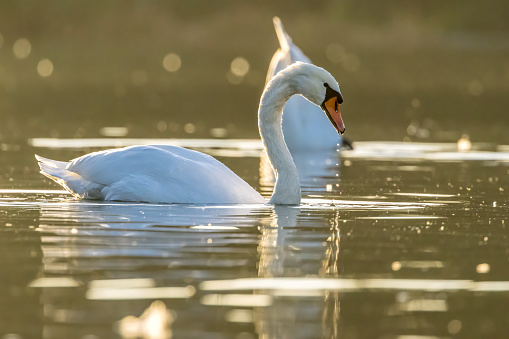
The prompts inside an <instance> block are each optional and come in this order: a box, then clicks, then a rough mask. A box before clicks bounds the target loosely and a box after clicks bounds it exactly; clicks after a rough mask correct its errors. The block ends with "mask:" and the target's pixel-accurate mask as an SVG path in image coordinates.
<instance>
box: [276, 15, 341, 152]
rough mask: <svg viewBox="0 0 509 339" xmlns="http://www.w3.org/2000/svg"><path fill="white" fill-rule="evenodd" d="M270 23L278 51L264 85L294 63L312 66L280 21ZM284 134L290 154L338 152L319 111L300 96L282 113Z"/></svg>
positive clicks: (332, 133) (336, 140) (335, 139)
mask: <svg viewBox="0 0 509 339" xmlns="http://www.w3.org/2000/svg"><path fill="white" fill-rule="evenodd" d="M273 21H274V28H275V30H276V34H277V37H278V40H279V45H280V48H279V49H278V50H277V51H276V53H275V54H274V56H273V57H272V60H271V62H270V65H269V70H268V72H267V82H268V81H269V80H270V79H271V78H272V77H273V76H274V75H276V74H277V73H278V72H279V71H281V70H283V69H285V68H286V67H288V66H290V65H291V64H293V63H295V62H298V61H300V62H304V63H309V64H311V63H312V62H311V60H310V59H309V58H308V57H307V56H306V55H305V54H304V53H303V52H302V51H301V50H300V48H299V47H297V46H296V45H295V44H294V43H293V41H292V39H291V38H290V36H289V35H288V34H287V33H286V31H285V30H284V27H283V24H282V23H281V20H280V19H279V18H278V17H274V19H273ZM283 134H284V137H285V142H286V144H287V146H288V149H289V150H290V151H291V152H292V153H294V152H299V151H310V150H316V149H332V148H337V145H338V144H339V142H340V138H341V137H340V136H339V135H338V133H337V132H336V131H335V130H334V127H332V126H331V124H330V121H329V119H328V118H327V116H326V115H325V114H324V113H323V112H322V110H321V109H320V108H319V107H318V106H316V105H314V104H312V103H310V102H309V101H307V100H306V99H304V98H303V97H302V96H300V95H294V96H293V97H291V98H290V100H288V101H287V102H286V105H285V108H284V110H283Z"/></svg>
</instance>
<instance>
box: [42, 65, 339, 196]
mask: <svg viewBox="0 0 509 339" xmlns="http://www.w3.org/2000/svg"><path fill="white" fill-rule="evenodd" d="M294 94H302V95H304V96H306V98H307V99H308V100H310V101H312V102H313V103H315V104H316V105H321V106H322V108H323V110H324V111H325V112H326V114H327V115H328V116H329V118H330V120H331V122H332V123H333V124H334V126H335V127H336V128H337V130H338V132H340V133H342V132H343V131H344V125H343V121H342V119H341V115H340V113H339V111H338V103H341V102H342V98H341V94H340V92H339V86H338V85H337V82H336V81H335V80H334V78H333V77H332V76H331V75H330V74H329V73H328V72H327V71H325V70H324V69H322V68H319V67H317V66H314V65H309V64H302V63H299V64H295V65H292V66H291V67H288V68H287V69H286V70H284V71H282V72H280V73H278V75H277V76H275V77H274V78H273V79H272V80H271V81H269V83H268V84H267V86H266V88H265V90H264V92H263V95H262V98H261V101H260V107H259V111H258V119H259V128H260V135H261V136H262V140H263V143H264V146H265V148H266V150H267V154H268V156H269V159H270V161H271V164H272V167H273V169H274V171H275V173H276V178H277V179H276V185H275V187H274V194H273V195H272V198H271V199H270V201H269V203H271V204H299V203H300V198H301V197H300V186H299V179H298V175H297V170H296V168H295V164H294V163H293V160H292V157H291V155H290V152H289V151H288V148H287V147H286V144H285V141H284V138H283V134H282V130H281V116H282V112H283V107H284V105H285V102H286V101H287V100H288V99H289V98H290V97H291V96H292V95H294ZM302 137H305V136H302ZM36 158H37V160H38V161H39V166H40V168H41V173H42V174H44V175H46V176H47V177H49V178H51V179H53V180H54V181H56V182H57V183H58V184H60V185H62V186H63V187H64V188H65V189H67V190H68V191H69V192H71V193H72V194H73V195H74V196H76V197H78V198H83V199H101V200H119V201H142V202H163V203H219V204H230V203H264V202H265V199H264V198H263V197H262V196H261V195H260V194H259V193H258V192H256V191H255V190H254V189H253V188H252V187H251V186H249V185H248V184H247V183H246V182H245V181H244V180H242V179H241V178H240V177H238V176H237V175H236V174H235V173H233V172H232V171H231V170H230V169H228V168H227V167H226V166H225V165H223V164H222V163H220V162H219V161H217V160H216V159H214V158H212V157H211V156H209V155H206V154H203V153H200V152H196V151H192V150H188V149H185V148H181V147H175V146H160V145H153V146H133V147H126V148H121V149H114V150H106V151H101V152H94V153H90V154H87V155H84V156H82V157H79V158H76V159H74V160H71V161H70V162H61V161H55V160H50V159H45V158H42V157H39V156H37V155H36Z"/></svg>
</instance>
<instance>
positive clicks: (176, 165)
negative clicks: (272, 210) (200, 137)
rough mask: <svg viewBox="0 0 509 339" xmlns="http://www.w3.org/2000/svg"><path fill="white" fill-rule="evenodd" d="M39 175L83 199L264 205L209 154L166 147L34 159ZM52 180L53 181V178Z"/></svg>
mask: <svg viewBox="0 0 509 339" xmlns="http://www.w3.org/2000/svg"><path fill="white" fill-rule="evenodd" d="M37 160H38V161H39V164H40V167H41V171H42V173H43V174H45V175H47V176H48V177H50V178H52V179H54V178H56V181H57V182H58V183H59V184H61V185H64V184H65V186H64V187H66V189H67V190H68V191H70V192H71V193H73V194H74V195H75V196H76V197H79V198H85V199H101V200H121V201H143V202H153V203H155V202H169V203H172V202H176V203H197V202H200V203H221V204H229V203H239V202H240V203H264V202H265V199H264V198H263V197H262V196H261V195H260V194H259V193H258V192H256V190H254V189H253V188H252V187H251V186H249V185H248V184H247V183H246V182H245V181H244V180H242V179H241V178H240V177H238V176H237V175H236V174H235V173H233V172H232V171H231V170H230V169H229V168H228V167H226V166H225V165H223V164H222V163H221V162H219V161H217V160H216V159H214V158H213V157H211V156H210V155H207V154H204V153H201V152H197V151H193V150H189V149H186V148H182V147H176V146H168V145H150V146H132V147H126V148H120V149H115V150H106V151H101V152H94V153H90V154H87V155H85V156H82V157H80V158H77V159H74V160H71V161H70V162H68V163H67V162H56V161H53V160H48V159H44V158H42V157H37ZM54 180H55V179H54Z"/></svg>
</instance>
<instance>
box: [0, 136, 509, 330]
mask: <svg viewBox="0 0 509 339" xmlns="http://www.w3.org/2000/svg"><path fill="white" fill-rule="evenodd" d="M110 140H112V139H110ZM135 141H137V142H138V143H144V142H145V140H135ZM48 142H49V144H48ZM86 142H87V143H89V144H85V140H81V141H80V140H74V141H73V142H72V143H71V142H70V141H65V140H64V141H62V140H57V139H45V140H42V139H35V140H32V141H31V145H32V146H25V145H22V144H21V145H16V144H12V145H8V146H9V147H7V146H6V150H5V151H4V152H2V153H0V157H2V159H1V160H2V161H1V162H0V164H1V165H0V166H1V168H0V170H1V173H2V177H1V181H0V243H1V246H0V253H1V255H0V267H1V270H2V273H1V275H0V286H1V293H0V305H1V306H0V335H3V336H2V337H1V338H87V339H91V338H236V339H237V338H238V339H245V338H319V337H324V338H399V339H403V338H420V339H421V338H422V339H424V338H503V337H505V335H506V334H507V333H508V331H509V325H508V324H509V316H508V315H507V312H504V310H505V309H506V306H507V305H508V302H509V252H508V250H507V249H508V248H509V238H508V237H507V227H508V223H509V221H506V219H507V216H508V214H509V213H508V209H509V207H508V200H507V193H506V190H507V189H509V185H508V183H509V179H508V178H509V153H507V148H506V147H503V146H499V147H498V148H497V147H494V146H493V147H492V146H489V147H488V148H489V149H486V145H477V144H474V145H473V147H472V150H471V151H469V152H458V151H457V145H456V144H418V143H377V142H366V143H358V144H357V147H356V149H355V150H353V151H343V152H342V153H341V155H340V154H338V153H335V152H332V153H326V154H321V155H317V154H314V155H301V156H299V157H297V159H296V162H297V164H298V166H299V170H300V173H301V180H302V186H303V196H304V200H303V203H302V205H301V206H299V207H284V206H280V207H279V206H278V207H273V206H260V205H241V206H207V205H182V206H179V205H163V204H161V205H157V204H135V203H120V202H95V201H77V200H75V199H73V198H72V197H71V196H70V195H69V194H67V193H66V192H64V191H61V190H60V189H59V188H58V187H56V186H55V185H54V184H53V183H51V182H50V181H48V180H46V179H45V178H44V177H42V176H41V175H40V174H38V173H37V167H36V164H35V159H34V158H33V153H36V152H37V153H39V154H41V155H44V156H47V157H50V158H56V159H66V158H71V157H74V156H78V155H80V154H83V153H84V151H85V148H88V149H87V151H88V150H90V149H92V150H93V149H95V148H94V147H98V146H100V145H101V141H98V140H95V141H94V140H86ZM116 142H117V143H118V144H129V143H130V142H132V140H131V141H129V140H125V139H116ZM159 142H166V143H178V144H180V145H183V146H192V147H194V148H195V149H199V150H206V151H208V152H209V153H211V154H214V155H215V156H217V157H218V158H219V159H220V160H221V161H224V162H225V163H226V164H227V165H228V166H230V167H231V168H232V169H233V170H234V171H235V172H237V173H239V174H240V175H241V176H242V177H243V178H245V179H246V180H247V181H248V182H249V183H250V184H252V185H253V186H254V187H256V188H257V189H259V190H260V191H261V192H263V193H264V194H265V195H266V196H269V195H270V191H271V189H272V186H271V185H272V179H271V177H270V171H269V170H268V168H267V162H266V161H265V159H264V158H263V156H262V157H261V158H260V156H261V147H260V144H259V142H257V141H250V140H249V141H244V142H241V141H238V140H237V141H228V140H222V141H213V140H202V141H199V140H159ZM45 143H46V144H45ZM80 143H81V144H80ZM90 143H92V144H90ZM104 146H107V145H104ZM48 147H51V148H48ZM8 334H11V335H8Z"/></svg>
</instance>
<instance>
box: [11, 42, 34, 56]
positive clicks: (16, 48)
mask: <svg viewBox="0 0 509 339" xmlns="http://www.w3.org/2000/svg"><path fill="white" fill-rule="evenodd" d="M31 51H32V44H31V43H30V41H28V39H25V38H21V39H18V40H16V42H15V43H14V45H13V46H12V52H13V53H14V56H15V57H16V58H18V59H25V58H26V57H28V56H29V55H30V52H31Z"/></svg>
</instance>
